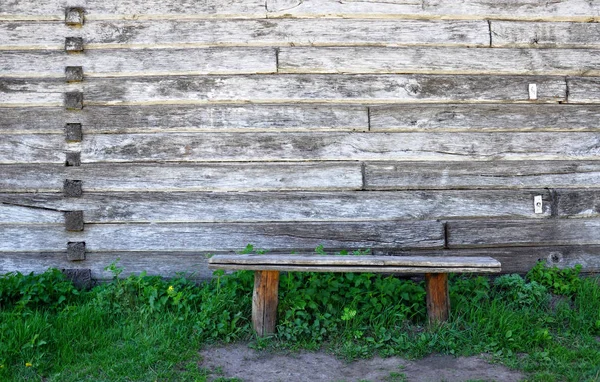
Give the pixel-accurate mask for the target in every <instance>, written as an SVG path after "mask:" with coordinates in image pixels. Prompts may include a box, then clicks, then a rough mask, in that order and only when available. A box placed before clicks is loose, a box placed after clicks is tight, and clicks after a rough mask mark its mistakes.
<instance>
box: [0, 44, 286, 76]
mask: <svg viewBox="0 0 600 382" xmlns="http://www.w3.org/2000/svg"><path fill="white" fill-rule="evenodd" d="M66 66H81V67H82V68H83V73H84V77H85V78H88V77H124V76H159V75H199V74H254V73H275V72H277V65H276V57H275V50H274V49H271V48H204V49H131V50H123V49H107V50H90V51H87V52H85V54H76V55H66V54H65V53H64V52H61V51H25V52H23V51H12V52H11V51H9V52H2V54H1V55H0V70H1V71H2V76H3V77H29V78H31V77H34V78H39V77H55V78H61V79H63V78H64V77H65V67H66Z"/></svg>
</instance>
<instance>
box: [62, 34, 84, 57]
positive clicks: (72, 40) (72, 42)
mask: <svg viewBox="0 0 600 382" xmlns="http://www.w3.org/2000/svg"><path fill="white" fill-rule="evenodd" d="M65 52H67V53H81V52H83V38H81V37H67V38H66V39H65Z"/></svg>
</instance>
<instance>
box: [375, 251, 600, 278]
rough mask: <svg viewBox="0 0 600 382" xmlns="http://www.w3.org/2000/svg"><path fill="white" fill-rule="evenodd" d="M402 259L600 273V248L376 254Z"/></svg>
mask: <svg viewBox="0 0 600 382" xmlns="http://www.w3.org/2000/svg"><path fill="white" fill-rule="evenodd" d="M375 253H380V254H387V255H405V256H419V255H428V256H475V257H478V256H482V255H485V256H490V257H493V258H494V259H496V260H498V261H500V262H501V263H502V272H503V273H527V272H528V271H529V270H530V269H531V268H533V266H535V264H536V263H537V262H538V261H540V260H541V261H544V262H545V263H546V264H547V265H548V266H556V267H558V268H572V267H574V266H575V265H576V264H580V265H581V266H582V272H583V273H597V272H600V245H573V246H546V247H544V246H540V247H504V248H477V249H451V250H435V251H432V250H425V251H421V250H416V251H385V250H384V251H375Z"/></svg>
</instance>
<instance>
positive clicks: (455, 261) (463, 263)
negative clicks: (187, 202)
mask: <svg viewBox="0 0 600 382" xmlns="http://www.w3.org/2000/svg"><path fill="white" fill-rule="evenodd" d="M226 264H231V265H274V266H283V265H307V266H319V265H325V266H369V267H383V268H385V267H415V268H464V267H469V268H500V262H499V261H498V260H495V259H493V258H491V257H488V256H482V257H459V256H453V257H432V256H372V255H359V256H330V255H307V254H299V255H271V254H262V255H259V254H238V255H215V256H213V257H211V258H210V259H208V265H209V267H218V266H221V265H226Z"/></svg>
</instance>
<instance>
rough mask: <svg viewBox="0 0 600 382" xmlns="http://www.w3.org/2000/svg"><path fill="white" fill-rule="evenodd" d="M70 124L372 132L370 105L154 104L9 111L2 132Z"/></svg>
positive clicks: (135, 129)
mask: <svg viewBox="0 0 600 382" xmlns="http://www.w3.org/2000/svg"><path fill="white" fill-rule="evenodd" d="M65 122H68V123H81V125H82V128H83V130H84V133H85V135H88V134H114V133H151V132H201V131H215V132H221V131H279V130H283V131H314V130H327V131H333V130H335V131H338V130H339V131H367V130H368V129H369V121H368V112H367V108H366V107H364V106H336V105H334V106H328V105H318V106H296V105H240V106H201V105H153V106H108V107H102V106H100V107H96V106H90V107H86V108H84V109H83V110H82V111H81V112H79V113H72V112H69V111H66V110H64V108H53V107H38V108H29V107H25V108H5V109H4V110H2V113H0V132H2V133H7V134H8V133H10V134H13V133H14V134H22V133H54V134H63V133H64V129H65Z"/></svg>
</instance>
